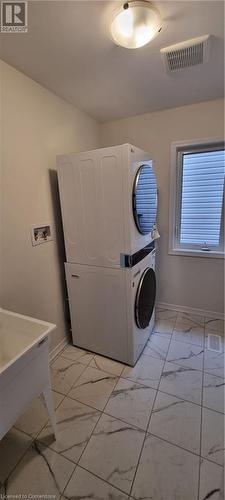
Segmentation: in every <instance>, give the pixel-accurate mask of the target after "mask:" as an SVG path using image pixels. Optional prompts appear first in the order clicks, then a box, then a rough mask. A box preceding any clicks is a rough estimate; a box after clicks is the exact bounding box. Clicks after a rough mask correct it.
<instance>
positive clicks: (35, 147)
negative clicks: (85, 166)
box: [0, 62, 99, 347]
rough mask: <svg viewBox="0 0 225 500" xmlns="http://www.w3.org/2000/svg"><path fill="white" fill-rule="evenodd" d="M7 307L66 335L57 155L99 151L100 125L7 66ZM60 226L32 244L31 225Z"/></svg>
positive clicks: (3, 78) (56, 338)
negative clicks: (48, 237) (44, 239)
mask: <svg viewBox="0 0 225 500" xmlns="http://www.w3.org/2000/svg"><path fill="white" fill-rule="evenodd" d="M0 72H1V73H0V84H1V102H2V114H1V120H0V121H1V125H2V131H1V136H0V137H1V145H2V149H1V159H2V184H3V186H2V188H1V199H2V234H1V253H2V256H1V257H2V258H1V260H2V264H3V265H2V277H1V276H0V279H1V286H3V297H2V306H3V307H5V308H6V309H9V310H12V311H15V312H19V313H22V314H28V315H30V316H33V317H36V318H40V319H43V320H46V321H50V322H53V323H56V324H57V330H56V331H55V332H54V333H53V338H52V347H55V346H56V345H57V344H59V343H60V341H61V340H63V338H64V337H65V334H66V331H67V324H66V321H65V280H64V266H63V262H64V249H63V238H62V227H61V223H60V208H59V198H58V192H57V175H56V155H57V154H61V153H67V152H68V153H69V152H72V151H81V150H85V149H90V148H95V147H98V145H99V125H98V123H97V122H96V121H95V120H93V119H91V118H90V117H88V116H87V115H86V114H85V113H83V112H81V111H78V110H77V109H75V108H74V107H73V106H72V105H69V104H68V103H66V102H65V101H63V100H62V99H60V98H58V97H57V96H55V95H54V94H52V93H51V92H49V91H48V90H46V89H44V88H43V87H41V86H40V85H38V84H37V83H35V82H34V81H33V80H31V79H30V78H27V77H26V76H25V75H24V74H22V73H20V72H18V71H16V70H15V69H14V68H12V67H10V66H8V65H7V64H5V63H3V62H1V65H0ZM48 221H50V222H53V223H54V224H55V228H56V238H55V239H54V241H52V242H48V243H45V244H42V245H39V246H36V247H33V246H32V245H31V237H30V226H31V225H32V224H39V223H43V222H48Z"/></svg>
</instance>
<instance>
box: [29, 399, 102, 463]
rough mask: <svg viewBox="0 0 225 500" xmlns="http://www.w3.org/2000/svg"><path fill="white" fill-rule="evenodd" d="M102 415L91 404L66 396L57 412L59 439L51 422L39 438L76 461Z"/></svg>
mask: <svg viewBox="0 0 225 500" xmlns="http://www.w3.org/2000/svg"><path fill="white" fill-rule="evenodd" d="M100 415H101V414H100V412H99V411H97V410H94V409H93V408H91V407H90V406H86V405H84V404H82V403H79V402H77V401H74V400H73V399H70V398H65V399H64V400H63V402H62V403H61V405H60V406H59V408H58V409H57V412H56V419H57V430H58V437H57V440H55V438H54V436H53V430H52V427H51V424H50V423H48V424H47V426H46V427H45V428H44V429H43V430H42V432H41V433H40V435H39V436H38V440H40V441H41V442H42V443H43V444H44V445H45V446H49V447H50V448H52V449H53V450H55V451H57V452H58V453H60V454H61V455H63V456H64V457H66V458H68V459H70V460H72V461H73V462H75V463H76V462H78V460H79V458H80V456H81V453H82V452H83V450H84V448H85V446H86V444H87V442H88V440H89V438H90V436H91V433H92V431H93V429H94V427H95V425H96V423H97V421H98V419H99V417H100Z"/></svg>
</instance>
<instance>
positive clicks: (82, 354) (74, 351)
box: [61, 344, 94, 365]
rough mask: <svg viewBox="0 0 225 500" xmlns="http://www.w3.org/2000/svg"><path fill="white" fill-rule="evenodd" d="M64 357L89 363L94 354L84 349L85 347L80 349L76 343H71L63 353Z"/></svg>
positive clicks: (85, 363) (83, 363)
mask: <svg viewBox="0 0 225 500" xmlns="http://www.w3.org/2000/svg"><path fill="white" fill-rule="evenodd" d="M61 356H62V358H66V359H70V360H71V361H78V360H79V363H82V365H88V364H89V363H90V361H91V360H92V358H93V356H94V354H92V353H91V352H88V351H84V349H80V348H79V347H76V346H74V345H71V344H69V345H68V346H67V347H66V348H65V349H64V350H63V351H62V354H61Z"/></svg>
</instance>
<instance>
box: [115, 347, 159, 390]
mask: <svg viewBox="0 0 225 500" xmlns="http://www.w3.org/2000/svg"><path fill="white" fill-rule="evenodd" d="M163 365H164V361H162V360H160V359H156V358H153V357H151V356H148V355H145V354H142V356H141V357H140V358H139V360H138V362H137V363H136V365H135V366H134V367H133V368H132V367H130V366H126V367H125V368H124V370H123V372H122V377H124V378H128V379H130V380H133V381H134V382H138V383H140V384H143V385H147V386H148V387H152V388H153V389H157V387H158V385H159V381H160V377H161V373H162V369H163Z"/></svg>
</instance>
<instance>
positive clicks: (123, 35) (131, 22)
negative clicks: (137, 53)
mask: <svg viewBox="0 0 225 500" xmlns="http://www.w3.org/2000/svg"><path fill="white" fill-rule="evenodd" d="M161 26H162V21H161V18H160V15H159V13H158V11H157V10H156V9H155V8H154V7H153V6H152V5H151V4H150V3H149V2H146V1H140V2H135V1H133V2H130V3H129V2H127V3H126V4H124V6H123V7H122V8H121V9H120V10H119V11H118V12H117V13H116V14H115V16H114V18H113V20H112V24H111V35H112V38H113V40H114V42H115V43H116V45H121V46H122V47H126V48H127V49H137V48H139V47H143V45H146V44H147V43H149V42H150V41H151V40H152V39H153V38H154V37H155V36H156V35H157V33H158V31H159V30H160V28H161Z"/></svg>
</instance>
